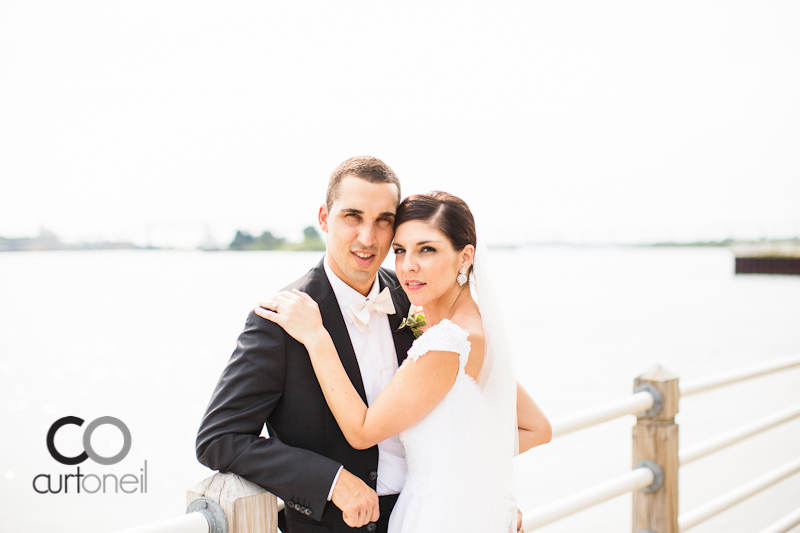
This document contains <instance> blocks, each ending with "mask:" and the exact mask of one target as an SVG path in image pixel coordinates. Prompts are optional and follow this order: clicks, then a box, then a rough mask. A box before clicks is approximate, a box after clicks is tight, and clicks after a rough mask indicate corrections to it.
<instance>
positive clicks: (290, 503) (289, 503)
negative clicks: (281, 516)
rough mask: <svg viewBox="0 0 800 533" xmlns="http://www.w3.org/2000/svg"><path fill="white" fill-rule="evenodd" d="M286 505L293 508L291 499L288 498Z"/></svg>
mask: <svg viewBox="0 0 800 533" xmlns="http://www.w3.org/2000/svg"><path fill="white" fill-rule="evenodd" d="M286 507H288V508H289V509H294V502H293V501H292V500H289V501H288V502H286Z"/></svg>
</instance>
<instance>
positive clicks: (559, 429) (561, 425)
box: [551, 391, 654, 438]
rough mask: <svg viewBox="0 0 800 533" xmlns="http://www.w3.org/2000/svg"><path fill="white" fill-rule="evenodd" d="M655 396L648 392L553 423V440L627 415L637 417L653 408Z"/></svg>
mask: <svg viewBox="0 0 800 533" xmlns="http://www.w3.org/2000/svg"><path fill="white" fill-rule="evenodd" d="M653 401H654V400H653V395H652V394H650V393H649V392H647V391H642V392H637V393H636V394H633V395H632V396H628V397H626V398H620V399H619V400H614V401H612V402H608V403H605V404H603V405H598V406H597V407H592V408H590V409H586V410H584V411H580V412H578V413H575V414H572V415H567V416H564V417H562V418H556V419H555V420H553V421H552V423H551V427H552V428H553V438H555V437H562V436H564V435H566V434H567V433H572V432H573V431H578V430H579V429H584V428H588V427H590V426H595V425H597V424H601V423H603V422H607V421H609V420H613V419H615V418H619V417H621V416H625V415H635V414H636V413H641V412H642V411H647V410H648V409H650V408H651V407H653Z"/></svg>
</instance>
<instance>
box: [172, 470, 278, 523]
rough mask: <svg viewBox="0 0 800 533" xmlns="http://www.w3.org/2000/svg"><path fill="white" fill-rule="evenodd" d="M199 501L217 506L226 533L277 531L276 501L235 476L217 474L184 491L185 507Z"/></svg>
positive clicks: (257, 487)
mask: <svg viewBox="0 0 800 533" xmlns="http://www.w3.org/2000/svg"><path fill="white" fill-rule="evenodd" d="M198 498H210V499H212V500H214V501H216V502H218V503H219V505H220V506H221V507H222V509H223V511H225V517H226V519H227V521H228V533H276V531H277V530H278V499H277V498H276V497H275V495H273V494H270V493H269V492H267V491H265V490H264V489H262V488H261V487H259V486H258V485H256V484H255V483H251V482H249V481H247V480H246V479H244V478H242V477H239V476H237V475H236V474H231V473H227V474H221V473H219V472H217V473H216V474H214V475H213V476H211V477H209V478H206V479H204V480H203V481H201V482H200V483H198V484H197V485H195V486H193V487H192V488H190V489H189V490H187V491H186V505H187V507H188V506H189V504H190V503H192V502H193V501H195V500H196V499H198ZM211 533H216V532H213V531H212V532H211Z"/></svg>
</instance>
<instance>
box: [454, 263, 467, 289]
mask: <svg viewBox="0 0 800 533" xmlns="http://www.w3.org/2000/svg"><path fill="white" fill-rule="evenodd" d="M456 281H457V282H458V284H459V285H464V284H465V283H466V282H467V267H461V270H460V271H459V273H458V277H457V278H456Z"/></svg>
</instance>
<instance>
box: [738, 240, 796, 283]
mask: <svg viewBox="0 0 800 533" xmlns="http://www.w3.org/2000/svg"><path fill="white" fill-rule="evenodd" d="M734 254H735V255H736V274H784V275H795V276H800V245H798V244H797V243H795V242H793V241H787V242H771V243H764V244H751V245H748V246H741V245H740V246H736V247H734Z"/></svg>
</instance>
